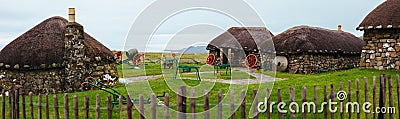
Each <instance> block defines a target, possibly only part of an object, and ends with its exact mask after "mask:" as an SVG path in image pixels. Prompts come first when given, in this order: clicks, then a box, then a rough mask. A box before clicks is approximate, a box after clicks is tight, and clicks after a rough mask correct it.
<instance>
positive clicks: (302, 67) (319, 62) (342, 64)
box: [288, 53, 360, 74]
mask: <svg viewBox="0 0 400 119" xmlns="http://www.w3.org/2000/svg"><path fill="white" fill-rule="evenodd" d="M288 60H289V65H288V66H289V67H288V69H289V70H292V71H293V72H290V73H302V74H308V73H317V72H318V71H336V70H343V69H350V68H354V67H358V66H359V65H358V64H359V60H360V57H359V55H355V54H354V55H350V54H347V55H344V54H343V55H338V54H311V53H303V54H296V55H290V56H289V57H288Z"/></svg>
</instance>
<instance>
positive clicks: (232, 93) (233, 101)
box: [229, 90, 236, 119]
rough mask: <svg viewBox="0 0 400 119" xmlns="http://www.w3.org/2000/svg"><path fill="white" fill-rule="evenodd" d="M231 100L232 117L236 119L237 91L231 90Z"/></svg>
mask: <svg viewBox="0 0 400 119" xmlns="http://www.w3.org/2000/svg"><path fill="white" fill-rule="evenodd" d="M229 95H230V100H231V119H236V117H235V112H236V110H235V91H234V90H231V91H230V94H229Z"/></svg>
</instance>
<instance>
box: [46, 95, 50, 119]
mask: <svg viewBox="0 0 400 119" xmlns="http://www.w3.org/2000/svg"><path fill="white" fill-rule="evenodd" d="M45 103H46V104H45V108H46V110H45V111H46V115H45V117H46V119H50V110H49V94H48V93H46V95H45Z"/></svg>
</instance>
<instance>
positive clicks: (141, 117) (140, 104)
mask: <svg viewBox="0 0 400 119" xmlns="http://www.w3.org/2000/svg"><path fill="white" fill-rule="evenodd" d="M143 101H144V98H143V95H142V94H140V95H139V113H140V117H139V118H140V119H144V104H143ZM129 108H131V107H127V111H128V113H131V112H130V111H129V110H130V109H129Z"/></svg>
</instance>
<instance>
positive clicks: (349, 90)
mask: <svg viewBox="0 0 400 119" xmlns="http://www.w3.org/2000/svg"><path fill="white" fill-rule="evenodd" d="M351 99H352V98H351V81H350V80H349V81H348V84H347V100H348V102H351ZM351 108H353V107H352V106H349V107H348V109H347V110H349V111H350V110H352V109H351ZM351 118H352V113H349V119H351Z"/></svg>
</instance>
